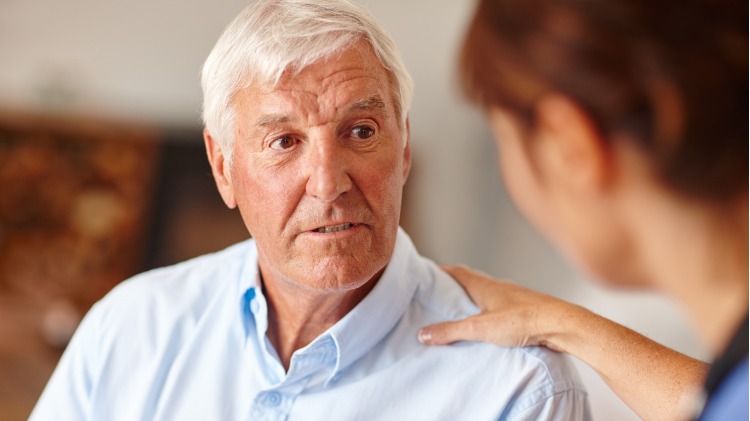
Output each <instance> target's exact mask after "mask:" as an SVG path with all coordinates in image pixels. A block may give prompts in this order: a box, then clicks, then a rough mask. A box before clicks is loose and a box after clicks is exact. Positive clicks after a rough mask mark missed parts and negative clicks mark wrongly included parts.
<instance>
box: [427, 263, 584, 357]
mask: <svg viewBox="0 0 750 421" xmlns="http://www.w3.org/2000/svg"><path fill="white" fill-rule="evenodd" d="M441 268H442V269H443V270H445V271H446V272H448V273H449V274H450V275H451V276H452V277H453V278H454V279H455V280H456V281H457V282H458V283H459V284H461V286H462V287H463V288H464V289H465V290H466V292H467V293H468V294H469V296H470V297H471V299H472V300H473V301H474V302H475V303H476V304H477V306H478V307H479V308H480V310H481V312H480V313H479V314H477V315H475V316H471V317H468V318H466V319H464V320H459V321H453V322H445V323H439V324H435V325H431V326H427V327H425V328H423V329H421V330H420V332H419V340H420V341H421V342H422V343H425V344H428V345H444V344H449V343H452V342H456V341H461V340H470V341H483V342H490V343H494V344H497V345H501V346H530V345H543V346H546V347H548V348H550V349H553V350H555V351H562V349H559V348H558V347H556V345H555V344H554V343H553V341H551V339H552V338H554V336H555V334H556V333H557V332H556V331H555V330H556V328H557V327H558V326H559V324H558V323H556V321H559V320H560V318H561V317H565V316H566V314H571V313H572V312H576V311H579V310H583V309H581V308H580V307H578V306H575V305H573V304H570V303H567V302H565V301H563V300H560V299H558V298H555V297H552V296H550V295H547V294H543V293H540V292H536V291H533V290H531V289H528V288H524V287H522V286H520V285H516V284H514V283H512V282H508V281H503V280H496V279H493V278H491V277H489V276H487V275H485V274H483V273H481V272H478V271H474V270H471V269H469V268H467V267H465V266H441Z"/></svg>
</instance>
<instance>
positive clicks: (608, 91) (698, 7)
mask: <svg viewBox="0 0 750 421" xmlns="http://www.w3.org/2000/svg"><path fill="white" fill-rule="evenodd" d="M747 23H748V4H747V2H746V1H744V0H743V1H738V0H659V1H652V0H482V1H480V4H479V7H478V9H477V11H476V13H475V15H474V18H473V21H472V23H471V26H470V28H469V31H468V34H467V37H466V40H465V42H464V46H463V51H462V57H461V68H460V74H461V78H462V84H463V87H464V91H465V92H466V94H467V95H468V97H469V98H470V99H471V100H473V101H474V102H476V103H478V104H480V105H481V106H483V107H485V108H492V107H501V108H504V109H506V110H509V111H510V112H512V113H514V114H515V115H516V116H517V117H519V118H520V120H521V121H522V122H523V123H524V124H526V125H527V126H528V127H530V126H533V124H534V103H535V101H536V100H537V99H539V98H540V97H541V96H542V95H544V94H545V93H548V92H555V93H559V94H562V95H565V96H567V97H568V98H570V99H571V100H573V101H575V102H576V103H577V104H579V105H580V106H581V107H583V109H584V110H585V111H586V112H587V113H588V114H589V115H590V117H591V118H592V119H593V121H594V122H595V124H596V125H597V128H598V130H599V131H600V132H601V133H602V135H603V136H602V137H603V138H605V139H607V138H608V137H611V135H614V134H628V135H630V136H629V137H631V138H633V139H635V140H636V141H637V142H638V143H639V146H640V147H641V150H642V151H644V153H645V154H646V156H648V157H649V159H650V160H651V161H652V163H653V165H654V168H655V169H656V170H657V171H658V173H659V174H660V176H661V178H662V180H663V181H664V182H665V183H666V184H667V185H668V186H670V187H671V188H672V189H673V190H675V191H677V192H681V193H683V194H685V195H687V196H688V197H692V198H695V199H700V200H704V201H710V202H713V203H717V204H718V203H725V202H728V201H732V200H733V199H737V198H743V197H747V188H748V120H747V116H748V108H747V105H748V67H747V60H748V43H747V34H748V26H747Z"/></svg>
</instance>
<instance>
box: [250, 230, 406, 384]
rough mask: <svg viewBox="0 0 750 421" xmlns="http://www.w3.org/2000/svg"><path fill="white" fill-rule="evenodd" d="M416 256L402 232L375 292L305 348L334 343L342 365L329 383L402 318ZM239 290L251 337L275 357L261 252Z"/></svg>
mask: <svg viewBox="0 0 750 421" xmlns="http://www.w3.org/2000/svg"><path fill="white" fill-rule="evenodd" d="M253 244H254V243H253ZM415 255H416V250H415V248H414V245H413V244H412V242H411V240H410V238H409V236H408V235H407V234H406V233H405V232H404V231H403V230H402V229H401V228H400V227H399V228H398V233H397V236H396V244H395V246H394V249H393V255H392V256H391V260H390V262H389V263H388V266H387V267H386V269H385V271H384V272H383V274H382V275H381V277H380V279H379V280H378V283H377V284H376V285H375V286H374V287H373V289H372V291H370V293H369V294H367V296H366V297H365V298H364V299H363V300H362V301H361V302H360V303H359V304H357V306H356V307H355V308H354V309H352V311H350V312H349V313H347V315H346V316H344V317H343V318H342V319H341V320H339V321H338V322H337V323H336V324H335V325H333V326H332V327H331V328H330V329H328V330H327V331H326V332H324V333H323V334H321V335H320V336H319V337H318V338H316V339H315V340H314V341H313V342H312V343H311V344H309V345H308V346H307V347H305V348H303V350H307V349H310V348H315V347H316V344H318V343H320V342H327V341H329V340H331V339H332V340H333V343H334V344H335V347H336V361H335V367H334V368H333V370H332V371H331V373H330V375H329V376H328V378H327V380H326V383H327V382H329V381H330V380H331V379H332V378H333V377H334V376H335V375H336V374H338V373H339V372H340V371H342V370H344V369H346V368H347V367H348V366H349V365H351V364H352V363H353V362H355V361H357V360H358V359H359V358H361V357H362V356H363V355H365V354H366V353H367V352H368V351H369V350H370V349H372V348H373V347H374V346H375V345H376V344H377V343H378V342H380V340H381V339H383V337H385V335H386V334H388V332H390V331H391V330H392V329H393V327H394V326H395V325H396V323H397V322H398V321H399V320H400V319H401V316H403V314H404V312H405V311H406V309H407V308H408V306H409V303H410V302H411V299H412V297H413V295H414V292H415V291H416V289H417V283H418V281H417V279H416V277H415V276H408V273H407V267H408V263H409V260H410V259H412V258H413V256H415ZM239 286H240V294H241V296H242V298H243V299H242V301H243V309H242V314H243V315H244V319H245V327H246V335H248V336H249V335H257V339H258V343H259V344H261V346H262V347H264V348H266V352H267V355H269V354H270V355H274V354H275V352H274V351H273V349H272V347H270V343H268V341H267V340H266V330H267V328H268V307H267V304H266V300H265V297H264V296H263V293H262V290H261V288H260V283H259V274H258V259H257V251H256V250H255V249H254V250H252V253H249V255H248V258H247V259H246V261H245V264H244V265H243V268H242V269H241V270H240V279H239ZM250 318H252V319H254V321H255V323H252V319H250ZM300 351H302V350H298V351H297V352H300ZM274 357H275V355H274Z"/></svg>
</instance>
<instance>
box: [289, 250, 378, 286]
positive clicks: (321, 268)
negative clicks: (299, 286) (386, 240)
mask: <svg viewBox="0 0 750 421" xmlns="http://www.w3.org/2000/svg"><path fill="white" fill-rule="evenodd" d="M386 263H387V262H385V263H383V264H382V265H376V264H373V262H372V261H370V262H368V264H367V265H362V264H358V263H357V262H352V261H351V258H350V257H345V258H340V257H332V258H325V259H323V260H321V261H318V262H316V264H315V265H314V269H312V270H308V271H307V273H306V274H305V275H304V276H303V277H302V278H298V279H300V280H302V279H304V281H301V282H300V283H303V284H304V286H306V287H307V288H309V289H312V290H315V291H318V292H328V293H335V292H346V291H352V290H355V289H358V288H362V287H364V286H365V285H367V284H368V282H369V281H371V280H373V279H375V278H379V277H380V275H381V274H382V272H383V270H384V269H385V265H386Z"/></svg>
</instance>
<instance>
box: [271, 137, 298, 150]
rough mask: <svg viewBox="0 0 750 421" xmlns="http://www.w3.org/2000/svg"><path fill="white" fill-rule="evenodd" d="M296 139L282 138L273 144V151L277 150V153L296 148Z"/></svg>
mask: <svg viewBox="0 0 750 421" xmlns="http://www.w3.org/2000/svg"><path fill="white" fill-rule="evenodd" d="M294 143H295V141H294V138H293V137H291V136H284V137H280V138H278V139H276V140H274V141H273V142H271V145H270V147H271V149H276V150H277V151H283V150H284V149H289V148H291V147H292V146H294Z"/></svg>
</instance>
